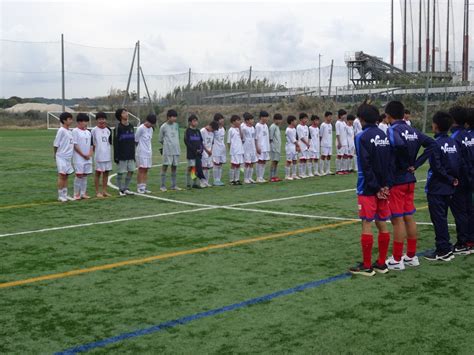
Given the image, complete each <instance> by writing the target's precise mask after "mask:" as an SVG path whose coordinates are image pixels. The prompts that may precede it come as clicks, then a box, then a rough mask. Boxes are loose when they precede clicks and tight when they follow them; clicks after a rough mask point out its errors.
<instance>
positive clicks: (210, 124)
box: [209, 121, 219, 131]
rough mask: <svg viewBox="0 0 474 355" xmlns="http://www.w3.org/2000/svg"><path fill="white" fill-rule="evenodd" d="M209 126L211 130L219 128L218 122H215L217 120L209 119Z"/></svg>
mask: <svg viewBox="0 0 474 355" xmlns="http://www.w3.org/2000/svg"><path fill="white" fill-rule="evenodd" d="M209 126H211V128H212V130H213V131H217V130H218V129H219V123H217V121H211V123H209Z"/></svg>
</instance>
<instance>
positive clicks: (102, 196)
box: [95, 192, 104, 198]
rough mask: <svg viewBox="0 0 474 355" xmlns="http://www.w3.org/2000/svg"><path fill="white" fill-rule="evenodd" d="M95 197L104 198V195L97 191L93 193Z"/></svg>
mask: <svg viewBox="0 0 474 355" xmlns="http://www.w3.org/2000/svg"><path fill="white" fill-rule="evenodd" d="M95 197H97V198H104V195H103V194H101V193H100V192H98V193H96V194H95Z"/></svg>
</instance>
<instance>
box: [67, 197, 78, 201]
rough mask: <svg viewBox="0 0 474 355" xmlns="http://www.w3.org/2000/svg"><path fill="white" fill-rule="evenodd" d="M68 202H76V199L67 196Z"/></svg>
mask: <svg viewBox="0 0 474 355" xmlns="http://www.w3.org/2000/svg"><path fill="white" fill-rule="evenodd" d="M66 200H68V201H76V199H75V198H73V197H71V196H66Z"/></svg>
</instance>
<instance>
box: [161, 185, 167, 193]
mask: <svg viewBox="0 0 474 355" xmlns="http://www.w3.org/2000/svg"><path fill="white" fill-rule="evenodd" d="M160 191H161V192H166V191H168V189H167V188H166V186H161V187H160Z"/></svg>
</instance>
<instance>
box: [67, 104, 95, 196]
mask: <svg viewBox="0 0 474 355" xmlns="http://www.w3.org/2000/svg"><path fill="white" fill-rule="evenodd" d="M76 121H77V127H76V128H74V129H73V130H72V142H73V143H74V154H73V156H72V158H73V159H72V161H73V163H74V170H75V171H76V177H75V178H74V199H75V200H80V199H89V198H90V197H89V196H88V195H87V176H88V175H89V174H92V154H93V153H94V149H93V147H92V136H91V132H90V131H89V130H88V129H87V123H88V122H89V116H88V115H87V114H85V113H79V114H77V117H76Z"/></svg>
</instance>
